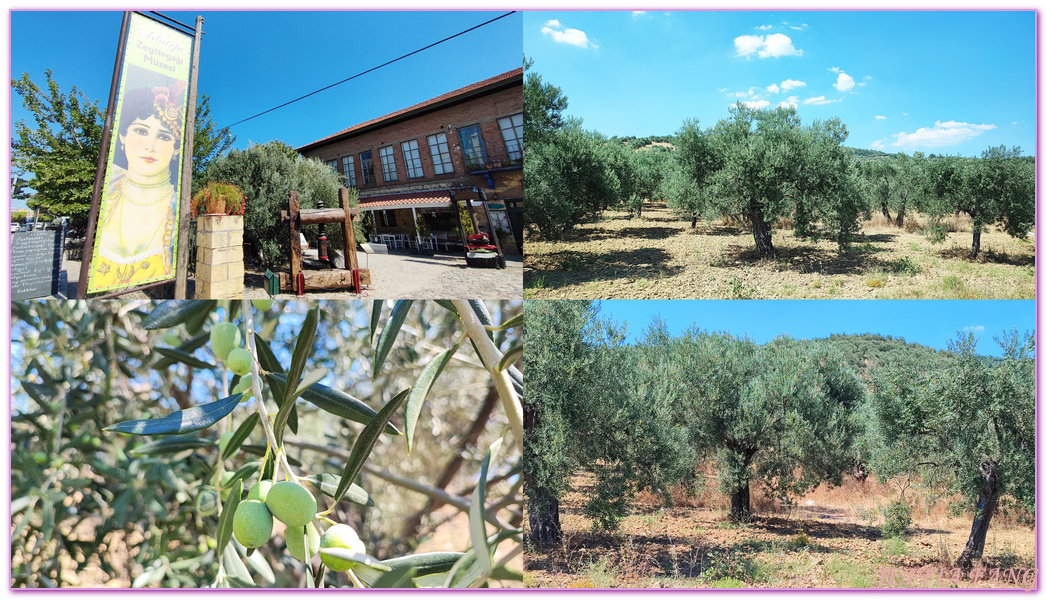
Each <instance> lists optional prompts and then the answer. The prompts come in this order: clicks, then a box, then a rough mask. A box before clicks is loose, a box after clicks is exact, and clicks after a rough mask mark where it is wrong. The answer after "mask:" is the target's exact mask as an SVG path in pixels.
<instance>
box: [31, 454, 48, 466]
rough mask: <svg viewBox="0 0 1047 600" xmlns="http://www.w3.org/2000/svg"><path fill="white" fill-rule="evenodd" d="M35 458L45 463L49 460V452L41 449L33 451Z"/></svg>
mask: <svg viewBox="0 0 1047 600" xmlns="http://www.w3.org/2000/svg"><path fill="white" fill-rule="evenodd" d="M33 460H34V461H36V462H38V463H40V464H44V463H45V462H47V453H46V452H40V451H36V452H33Z"/></svg>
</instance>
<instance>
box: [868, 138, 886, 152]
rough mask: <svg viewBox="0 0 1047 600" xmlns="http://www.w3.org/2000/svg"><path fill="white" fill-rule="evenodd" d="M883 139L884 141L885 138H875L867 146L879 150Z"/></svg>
mask: <svg viewBox="0 0 1047 600" xmlns="http://www.w3.org/2000/svg"><path fill="white" fill-rule="evenodd" d="M884 141H886V138H885V139H883V140H876V141H875V142H873V143H871V144H869V147H870V148H872V149H873V150H880V149H882V148H883V143H884Z"/></svg>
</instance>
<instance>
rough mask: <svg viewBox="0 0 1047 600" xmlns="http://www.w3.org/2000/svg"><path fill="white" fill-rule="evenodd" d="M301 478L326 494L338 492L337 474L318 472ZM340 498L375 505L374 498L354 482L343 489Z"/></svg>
mask: <svg viewBox="0 0 1047 600" xmlns="http://www.w3.org/2000/svg"><path fill="white" fill-rule="evenodd" d="M301 479H304V480H305V481H308V482H309V483H311V484H313V486H314V487H316V489H318V490H320V492H321V493H323V494H324V495H326V496H330V497H332V498H334V495H335V494H336V493H337V492H338V482H339V481H340V478H339V477H338V476H337V475H331V474H330V473H319V474H317V475H310V476H308V477H302V478H301ZM342 500H348V501H349V502H352V503H353V504H359V505H361V506H375V503H374V499H373V498H371V495H370V494H368V493H367V490H365V489H363V488H362V487H360V486H358V485H356V484H355V483H352V484H350V485H349V488H348V489H346V490H345V495H343V496H342Z"/></svg>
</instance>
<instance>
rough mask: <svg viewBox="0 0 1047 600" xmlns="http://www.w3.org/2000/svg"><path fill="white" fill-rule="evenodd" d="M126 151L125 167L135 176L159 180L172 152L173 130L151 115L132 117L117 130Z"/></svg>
mask: <svg viewBox="0 0 1047 600" xmlns="http://www.w3.org/2000/svg"><path fill="white" fill-rule="evenodd" d="M120 143H122V144H124V148H125V150H124V151H125V153H126V154H127V170H128V172H130V173H131V174H133V175H137V177H136V179H162V178H163V177H166V174H167V172H168V169H169V168H170V166H171V157H172V156H174V153H175V136H174V132H172V131H171V130H170V128H168V127H167V126H166V125H164V124H163V123H161V122H160V119H159V118H157V117H156V116H155V115H153V116H150V117H148V118H146V119H140V118H139V119H135V120H134V121H132V122H131V125H129V126H128V127H127V131H123V132H121V133H120Z"/></svg>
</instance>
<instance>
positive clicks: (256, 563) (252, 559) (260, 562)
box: [233, 539, 276, 585]
mask: <svg viewBox="0 0 1047 600" xmlns="http://www.w3.org/2000/svg"><path fill="white" fill-rule="evenodd" d="M233 543H234V544H236V552H237V553H238V554H239V555H240V556H242V557H243V559H244V563H246V564H247V566H248V567H250V568H251V570H252V571H254V572H255V573H258V574H259V575H261V576H262V579H264V580H265V581H266V582H267V583H269V584H270V585H272V584H274V583H276V574H275V573H273V568H272V567H271V566H270V565H269V561H267V560H265V556H263V553H262V552H251V553H248V552H247V548H245V547H244V546H243V544H241V543H239V542H237V541H236V540H235V539H233Z"/></svg>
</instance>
